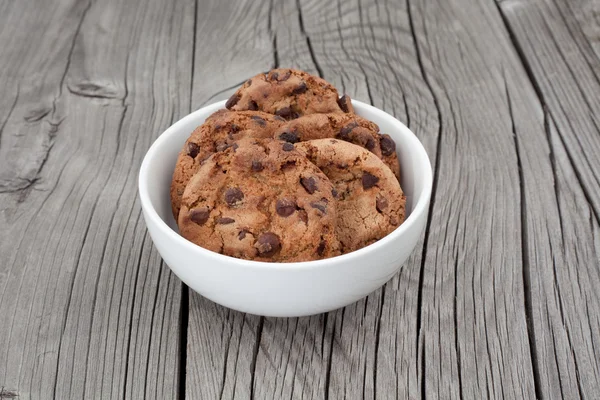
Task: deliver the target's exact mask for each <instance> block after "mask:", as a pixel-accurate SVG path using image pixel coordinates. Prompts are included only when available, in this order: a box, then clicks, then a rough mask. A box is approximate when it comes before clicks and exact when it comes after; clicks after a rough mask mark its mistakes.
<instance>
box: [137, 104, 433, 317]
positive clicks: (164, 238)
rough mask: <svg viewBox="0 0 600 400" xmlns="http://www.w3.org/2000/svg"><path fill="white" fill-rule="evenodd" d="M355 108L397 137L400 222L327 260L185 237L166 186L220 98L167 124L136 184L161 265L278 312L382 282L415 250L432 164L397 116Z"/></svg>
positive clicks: (211, 293)
mask: <svg viewBox="0 0 600 400" xmlns="http://www.w3.org/2000/svg"><path fill="white" fill-rule="evenodd" d="M352 105H353V106H354V109H355V111H356V113H357V114H358V115H360V116H362V117H365V118H367V119H370V120H371V121H373V122H375V123H377V124H378V125H379V127H380V128H381V132H385V133H388V134H389V135H390V136H391V137H392V138H393V139H394V140H395V141H396V150H397V152H398V157H399V159H400V164H401V170H402V189H403V190H404V193H405V195H406V198H407V202H406V210H407V215H408V217H407V218H406V221H405V222H404V223H403V224H402V225H401V226H400V227H398V228H397V229H396V230H395V231H393V232H392V233H390V234H389V235H387V236H386V237H384V238H383V239H381V240H379V241H377V242H376V243H373V244H372V245H370V246H367V247H364V248H362V249H360V250H357V251H354V252H352V253H349V254H344V255H342V256H338V257H333V258H328V259H325V260H318V261H308V262H297V263H268V262H258V261H247V260H240V259H237V258H233V257H228V256H224V255H222V254H218V253H215V252H212V251H209V250H206V249H204V248H202V247H200V246H197V245H195V244H193V243H192V242H189V241H187V240H186V239H184V238H183V237H182V236H180V235H179V234H178V233H177V232H178V231H177V225H176V224H175V220H174V219H173V216H172V213H171V202H170V198H169V188H170V185H171V177H172V174H173V169H174V168H175V162H176V160H177V155H178V153H179V151H180V150H181V148H182V147H183V144H184V143H185V141H186V139H187V138H188V137H189V135H190V133H191V132H192V131H193V130H194V128H196V127H197V126H198V125H201V124H202V123H203V122H204V120H205V119H206V117H208V116H209V115H211V114H212V113H213V112H215V111H216V110H218V109H221V108H224V106H225V102H224V101H221V102H219V103H215V104H212V105H209V106H207V107H204V108H202V109H200V110H198V111H196V112H193V113H191V114H190V115H188V116H186V117H184V118H183V119H181V120H180V121H178V122H177V123H175V124H174V125H173V126H171V127H170V128H169V129H167V130H166V131H165V132H164V133H163V134H162V135H160V137H159V138H158V139H156V141H155V142H154V144H153V145H152V146H151V147H150V150H148V153H147V154H146V156H145V157H144V161H143V162H142V167H141V170H140V176H139V191H140V200H141V204H142V210H143V213H144V219H145V220H146V225H147V226H148V231H149V232H150V236H151V237H152V240H153V241H154V245H155V246H156V248H157V249H158V252H159V253H160V255H161V256H162V258H163V259H164V260H165V262H166V264H167V265H168V266H169V267H170V268H171V270H173V272H174V273H175V275H177V276H178V277H179V278H180V279H181V280H182V281H183V282H185V283H186V284H187V285H188V286H189V287H190V288H192V289H193V290H195V291H196V292H198V293H200V294H201V295H203V296H205V297H207V298H208V299H210V300H212V301H214V302H216V303H219V304H222V305H224V306H226V307H229V308H233V309H235V310H239V311H243V312H247V313H252V314H258V315H265V316H278V317H284V316H285V317H291V316H302V315H311V314H317V313H321V312H325V311H330V310H333V309H336V308H339V307H343V306H345V305H348V304H350V303H353V302H355V301H357V300H359V299H361V298H362V297H364V296H366V295H368V294H369V293H371V292H372V291H374V290H375V289H377V288H379V287H380V286H382V285H383V284H384V283H385V282H387V281H388V280H389V279H390V278H391V277H392V276H393V275H394V274H395V273H396V272H397V271H398V270H399V269H400V267H401V266H402V264H403V263H404V262H405V261H406V259H407V258H408V256H409V255H410V253H411V252H412V250H413V249H414V247H415V245H416V243H417V241H418V240H419V237H420V235H421V232H422V231H423V227H424V226H425V222H426V220H427V213H428V209H429V198H430V196H431V186H432V173H431V164H430V162H429V158H428V157H427V153H426V152H425V149H424V148H423V145H422V144H421V143H420V142H419V140H418V139H417V137H416V136H415V135H414V134H413V133H412V132H411V131H410V130H409V129H408V128H407V127H406V126H405V125H403V124H402V123H401V122H400V121H398V120H397V119H395V118H394V117H392V116H391V115H389V114H387V113H385V112H383V111H381V110H379V109H377V108H375V107H372V106H370V105H367V104H364V103H361V102H359V101H356V100H353V101H352Z"/></svg>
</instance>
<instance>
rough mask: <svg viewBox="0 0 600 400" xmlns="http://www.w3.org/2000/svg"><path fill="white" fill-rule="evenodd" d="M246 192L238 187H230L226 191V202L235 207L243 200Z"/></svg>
mask: <svg viewBox="0 0 600 400" xmlns="http://www.w3.org/2000/svg"><path fill="white" fill-rule="evenodd" d="M243 199H244V193H243V192H242V191H241V190H240V189H238V188H229V189H227V190H226V191H225V202H226V203H227V204H228V205H229V206H230V207H233V206H235V205H237V204H239V203H241V202H242V200H243Z"/></svg>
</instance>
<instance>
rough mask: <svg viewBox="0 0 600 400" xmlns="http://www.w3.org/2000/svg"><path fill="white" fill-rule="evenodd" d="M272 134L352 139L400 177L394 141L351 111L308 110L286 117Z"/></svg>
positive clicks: (297, 138) (296, 139)
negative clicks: (325, 111) (349, 112)
mask: <svg viewBox="0 0 600 400" xmlns="http://www.w3.org/2000/svg"><path fill="white" fill-rule="evenodd" d="M274 137H275V138H276V139H279V140H285V141H287V142H290V143H296V142H303V141H307V140H315V139H326V138H336V139H341V140H345V141H347V142H350V143H354V144H356V145H359V146H361V147H364V148H365V149H367V150H369V151H370V152H371V153H373V154H375V155H376V156H377V157H379V158H381V159H382V160H383V162H385V163H386V165H387V166H388V167H389V168H390V169H391V170H392V172H393V173H394V175H396V178H398V180H400V163H399V162H398V156H397V155H396V143H395V142H394V140H393V139H392V138H391V137H390V136H389V135H385V134H384V135H381V134H379V127H378V126H377V124H376V123H374V122H371V121H369V120H367V119H365V118H362V117H359V116H358V115H353V114H311V115H305V116H303V117H300V118H298V119H294V120H292V121H288V122H287V123H286V124H285V125H283V126H282V127H280V128H279V129H277V130H276V131H275V135H274Z"/></svg>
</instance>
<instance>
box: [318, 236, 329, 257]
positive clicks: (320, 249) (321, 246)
mask: <svg viewBox="0 0 600 400" xmlns="http://www.w3.org/2000/svg"><path fill="white" fill-rule="evenodd" d="M326 246H327V242H326V241H325V240H323V239H321V242H320V243H319V246H318V247H317V254H318V255H319V256H322V255H323V253H324V252H325V247H326Z"/></svg>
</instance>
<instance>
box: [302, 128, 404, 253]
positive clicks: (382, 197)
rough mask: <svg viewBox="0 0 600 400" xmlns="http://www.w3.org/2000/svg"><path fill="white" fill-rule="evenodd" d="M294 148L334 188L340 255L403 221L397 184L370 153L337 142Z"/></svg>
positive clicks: (322, 142)
mask: <svg viewBox="0 0 600 400" xmlns="http://www.w3.org/2000/svg"><path fill="white" fill-rule="evenodd" d="M296 148H297V149H298V150H300V151H301V152H303V153H304V154H305V155H306V156H307V157H308V159H309V160H311V161H312V162H313V163H314V164H315V165H316V166H318V167H319V168H320V169H321V171H323V172H324V173H325V175H326V176H327V177H328V178H329V180H330V181H331V183H332V184H333V187H334V192H333V195H334V197H335V198H336V200H337V211H338V219H337V225H336V234H337V237H338V239H339V241H340V245H341V249H342V252H344V253H348V252H351V251H354V250H358V249H360V248H362V247H365V246H367V245H369V244H371V243H374V242H376V241H377V240H379V239H381V238H383V237H384V236H386V235H387V234H389V233H390V232H392V231H393V230H394V229H396V228H397V227H398V226H399V225H400V224H401V223H402V222H403V221H404V215H405V204H406V199H405V197H404V194H403V193H402V189H401V188H400V184H399V183H398V180H397V179H396V177H395V176H394V174H393V173H392V171H391V170H390V169H389V168H388V167H387V166H386V165H385V164H384V163H383V161H381V160H380V159H379V158H378V157H377V156H375V155H374V154H373V153H371V152H369V151H367V150H366V149H363V148H362V147H359V146H357V145H355V144H352V143H348V142H345V141H341V140H336V139H319V140H311V141H307V142H300V143H297V144H296Z"/></svg>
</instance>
